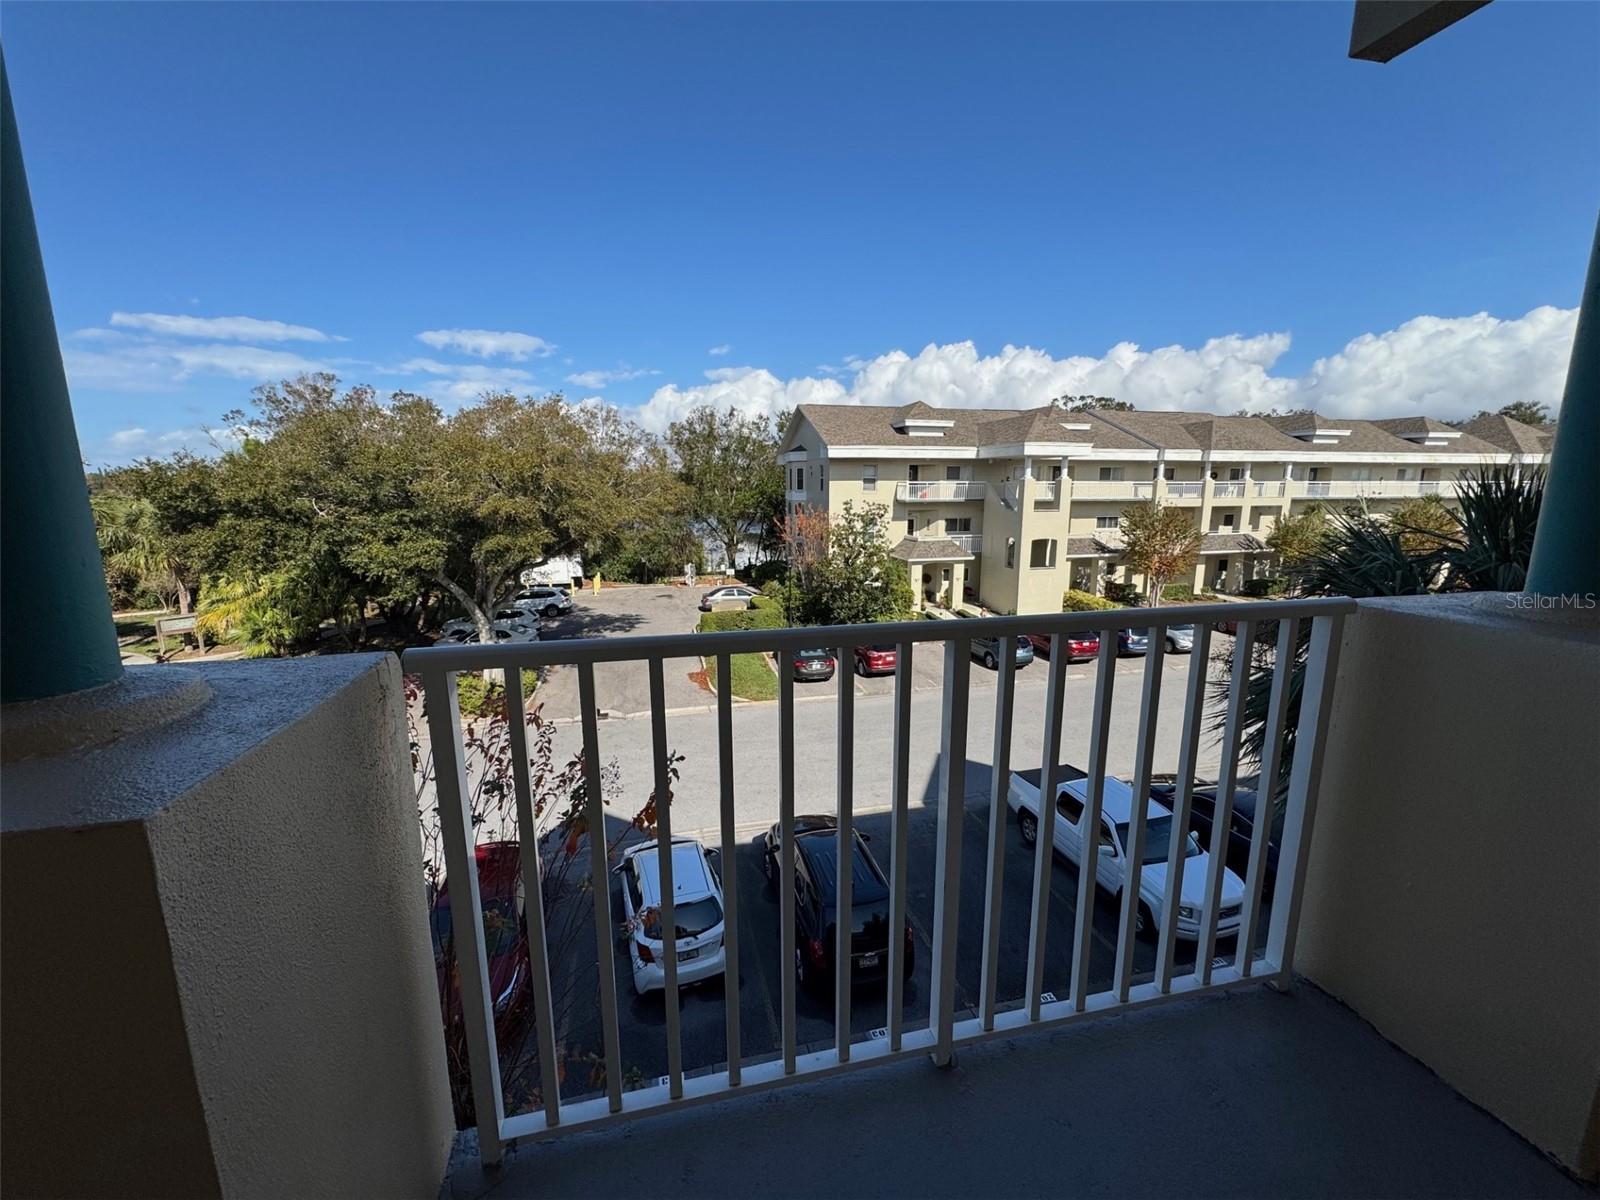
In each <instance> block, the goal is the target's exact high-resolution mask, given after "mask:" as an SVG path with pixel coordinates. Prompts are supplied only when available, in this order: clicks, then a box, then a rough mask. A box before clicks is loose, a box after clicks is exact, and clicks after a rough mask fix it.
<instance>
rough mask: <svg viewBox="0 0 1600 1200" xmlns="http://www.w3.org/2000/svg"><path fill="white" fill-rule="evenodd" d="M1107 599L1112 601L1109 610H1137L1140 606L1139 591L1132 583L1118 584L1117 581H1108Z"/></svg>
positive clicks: (1106, 586)
mask: <svg viewBox="0 0 1600 1200" xmlns="http://www.w3.org/2000/svg"><path fill="white" fill-rule="evenodd" d="M1104 590H1105V594H1106V599H1107V600H1109V601H1111V603H1110V604H1108V605H1106V607H1107V608H1137V607H1138V606H1139V589H1138V588H1136V587H1134V586H1133V584H1131V583H1118V582H1117V581H1116V580H1115V579H1108V580H1106V584H1105V589H1104Z"/></svg>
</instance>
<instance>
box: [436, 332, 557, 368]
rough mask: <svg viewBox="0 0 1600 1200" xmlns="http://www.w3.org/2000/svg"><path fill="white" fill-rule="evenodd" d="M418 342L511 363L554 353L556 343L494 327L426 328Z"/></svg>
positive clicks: (475, 356) (528, 334) (544, 356)
mask: <svg viewBox="0 0 1600 1200" xmlns="http://www.w3.org/2000/svg"><path fill="white" fill-rule="evenodd" d="M417 341H419V342H421V343H422V344H423V345H424V346H431V347H433V348H434V349H435V350H458V351H460V352H461V353H462V354H470V355H471V356H472V357H474V358H498V357H501V356H504V357H506V358H509V359H511V361H512V362H522V361H523V360H524V359H526V358H529V357H533V358H547V357H548V356H550V355H551V354H554V353H555V350H556V348H555V346H554V345H552V344H551V343H550V342H547V341H545V340H544V339H543V338H541V337H534V336H533V334H531V333H516V332H514V331H512V330H493V329H425V330H423V331H422V332H421V333H419V334H417Z"/></svg>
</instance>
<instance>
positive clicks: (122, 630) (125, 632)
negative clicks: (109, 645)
mask: <svg viewBox="0 0 1600 1200" xmlns="http://www.w3.org/2000/svg"><path fill="white" fill-rule="evenodd" d="M167 615H169V614H167V613H160V612H148V613H136V614H135V613H128V614H121V615H118V616H117V617H115V618H114V620H115V621H116V623H117V645H118V646H119V647H120V648H121V649H122V652H123V653H124V654H148V655H150V657H152V658H154V657H155V655H156V618H157V617H164V616H167Z"/></svg>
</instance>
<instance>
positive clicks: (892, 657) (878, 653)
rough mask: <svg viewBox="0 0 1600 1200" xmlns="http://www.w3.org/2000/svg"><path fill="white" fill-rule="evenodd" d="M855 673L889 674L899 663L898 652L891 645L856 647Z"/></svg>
mask: <svg viewBox="0 0 1600 1200" xmlns="http://www.w3.org/2000/svg"><path fill="white" fill-rule="evenodd" d="M855 658H856V674H857V675H889V674H892V673H893V672H894V669H895V667H897V666H898V665H899V664H900V652H899V650H898V649H896V648H895V647H894V646H893V645H890V644H888V643H885V644H883V645H880V646H857V647H856V654H855Z"/></svg>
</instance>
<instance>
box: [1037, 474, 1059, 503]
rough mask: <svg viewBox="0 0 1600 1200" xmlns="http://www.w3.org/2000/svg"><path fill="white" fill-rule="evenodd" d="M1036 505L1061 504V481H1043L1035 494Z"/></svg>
mask: <svg viewBox="0 0 1600 1200" xmlns="http://www.w3.org/2000/svg"><path fill="white" fill-rule="evenodd" d="M1033 502H1034V503H1035V504H1060V503H1061V481H1060V480H1059V479H1041V480H1039V481H1038V484H1037V486H1036V487H1035V489H1034V493H1033Z"/></svg>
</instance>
